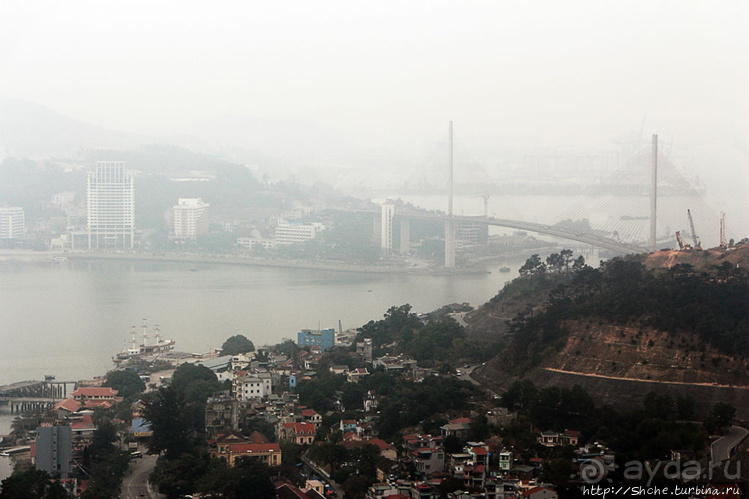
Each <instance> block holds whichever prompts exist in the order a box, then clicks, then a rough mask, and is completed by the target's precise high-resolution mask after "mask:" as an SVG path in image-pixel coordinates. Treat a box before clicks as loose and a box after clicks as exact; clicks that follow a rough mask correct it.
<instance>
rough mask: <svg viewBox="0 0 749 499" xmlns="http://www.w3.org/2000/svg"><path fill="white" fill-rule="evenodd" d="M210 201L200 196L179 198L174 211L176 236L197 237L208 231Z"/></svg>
mask: <svg viewBox="0 0 749 499" xmlns="http://www.w3.org/2000/svg"><path fill="white" fill-rule="evenodd" d="M209 206H211V205H210V204H208V203H204V202H203V200H202V199H200V198H179V201H178V202H177V205H176V206H174V207H173V208H172V210H173V212H174V237H176V238H178V239H196V238H197V237H198V236H200V235H203V234H206V233H208V207H209Z"/></svg>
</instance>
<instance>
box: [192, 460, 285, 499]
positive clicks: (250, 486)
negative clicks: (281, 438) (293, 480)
mask: <svg viewBox="0 0 749 499" xmlns="http://www.w3.org/2000/svg"><path fill="white" fill-rule="evenodd" d="M197 489H198V491H200V492H201V493H202V494H204V495H205V496H206V497H216V496H215V494H218V497H223V498H226V499H245V498H247V497H252V498H253V499H255V498H257V499H274V498H275V497H276V488H275V487H274V486H273V483H272V482H271V480H270V471H269V470H268V466H267V465H265V464H264V463H262V462H260V461H259V460H258V459H255V458H251V457H250V458H242V459H238V460H237V461H235V463H234V466H231V467H230V466H227V465H226V463H225V462H223V461H218V460H215V459H214V460H213V461H211V466H210V470H209V472H208V473H207V474H206V475H205V476H203V477H202V478H201V479H200V480H198V483H197Z"/></svg>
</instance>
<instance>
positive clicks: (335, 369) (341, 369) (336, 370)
mask: <svg viewBox="0 0 749 499" xmlns="http://www.w3.org/2000/svg"><path fill="white" fill-rule="evenodd" d="M329 370H330V372H331V373H333V374H346V371H348V366H346V365H335V366H330V368H329Z"/></svg>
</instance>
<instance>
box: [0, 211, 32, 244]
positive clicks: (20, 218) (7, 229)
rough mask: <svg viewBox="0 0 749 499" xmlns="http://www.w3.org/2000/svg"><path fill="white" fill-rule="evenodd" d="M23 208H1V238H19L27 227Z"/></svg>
mask: <svg viewBox="0 0 749 499" xmlns="http://www.w3.org/2000/svg"><path fill="white" fill-rule="evenodd" d="M24 220H25V218H24V214H23V208H19V207H18V206H13V207H10V208H0V239H18V238H20V237H22V236H23V233H24V230H25V229H26V226H25V222H24Z"/></svg>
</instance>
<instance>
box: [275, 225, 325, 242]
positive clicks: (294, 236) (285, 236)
mask: <svg viewBox="0 0 749 499" xmlns="http://www.w3.org/2000/svg"><path fill="white" fill-rule="evenodd" d="M323 229H325V226H324V225H323V224H321V223H313V224H304V223H301V222H287V221H280V222H279V223H278V225H277V226H276V244H281V245H284V244H301V243H304V242H306V241H311V240H312V239H315V238H316V237H317V234H319V233H320V231H322V230H323Z"/></svg>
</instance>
